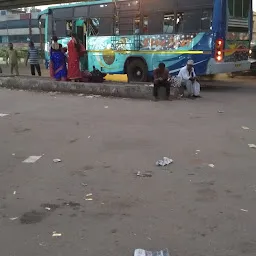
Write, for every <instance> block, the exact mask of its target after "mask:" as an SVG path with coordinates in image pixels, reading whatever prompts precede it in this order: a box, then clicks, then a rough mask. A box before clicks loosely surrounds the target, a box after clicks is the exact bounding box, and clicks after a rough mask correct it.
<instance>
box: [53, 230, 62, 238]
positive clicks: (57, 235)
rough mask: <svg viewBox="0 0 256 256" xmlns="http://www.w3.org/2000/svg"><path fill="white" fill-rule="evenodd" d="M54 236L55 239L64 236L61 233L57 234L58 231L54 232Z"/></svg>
mask: <svg viewBox="0 0 256 256" xmlns="http://www.w3.org/2000/svg"><path fill="white" fill-rule="evenodd" d="M52 236H53V237H60V236H62V234H61V233H57V232H56V231H53V232H52Z"/></svg>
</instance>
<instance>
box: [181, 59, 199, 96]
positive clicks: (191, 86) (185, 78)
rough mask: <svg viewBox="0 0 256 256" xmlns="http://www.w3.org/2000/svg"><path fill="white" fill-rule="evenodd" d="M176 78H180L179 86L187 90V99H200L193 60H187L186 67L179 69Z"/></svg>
mask: <svg viewBox="0 0 256 256" xmlns="http://www.w3.org/2000/svg"><path fill="white" fill-rule="evenodd" d="M178 77H180V78H181V86H184V87H185V88H186V89H187V91H188V97H189V98H191V97H201V96H200V84H199V83H198V81H197V77H196V73H195V69H194V61H193V60H188V62H187V65H186V66H185V67H183V68H181V69H180V72H179V74H178Z"/></svg>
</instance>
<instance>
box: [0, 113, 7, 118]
mask: <svg viewBox="0 0 256 256" xmlns="http://www.w3.org/2000/svg"><path fill="white" fill-rule="evenodd" d="M5 116H9V114H4V113H0V117H5Z"/></svg>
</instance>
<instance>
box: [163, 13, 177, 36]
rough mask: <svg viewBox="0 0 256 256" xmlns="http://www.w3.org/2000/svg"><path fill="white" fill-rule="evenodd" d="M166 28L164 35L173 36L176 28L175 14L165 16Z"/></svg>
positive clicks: (164, 28)
mask: <svg viewBox="0 0 256 256" xmlns="http://www.w3.org/2000/svg"><path fill="white" fill-rule="evenodd" d="M163 25H164V27H163V33H164V34H171V33H173V32H174V27H175V16H174V13H171V14H166V15H164V24H163Z"/></svg>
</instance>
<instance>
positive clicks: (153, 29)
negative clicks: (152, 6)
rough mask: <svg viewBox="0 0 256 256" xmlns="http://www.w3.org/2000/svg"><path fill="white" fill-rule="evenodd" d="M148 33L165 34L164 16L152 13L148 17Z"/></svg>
mask: <svg viewBox="0 0 256 256" xmlns="http://www.w3.org/2000/svg"><path fill="white" fill-rule="evenodd" d="M148 33H149V34H162V33H163V15H162V14H161V13H150V14H149V15H148Z"/></svg>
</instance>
